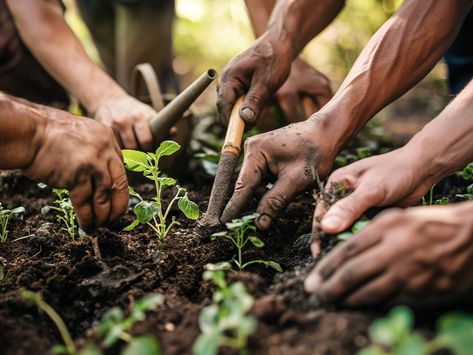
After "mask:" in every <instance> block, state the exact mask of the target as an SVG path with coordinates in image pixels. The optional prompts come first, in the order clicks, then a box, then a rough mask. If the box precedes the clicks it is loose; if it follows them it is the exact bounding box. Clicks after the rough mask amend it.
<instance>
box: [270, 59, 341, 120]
mask: <svg viewBox="0 0 473 355" xmlns="http://www.w3.org/2000/svg"><path fill="white" fill-rule="evenodd" d="M276 96H277V98H278V102H279V105H280V107H281V109H282V110H283V112H284V114H285V116H286V118H287V120H288V122H289V123H294V122H298V121H302V120H305V119H306V118H307V117H308V115H310V114H312V113H313V112H315V111H317V110H319V109H320V108H322V106H324V105H325V104H326V103H327V102H328V101H329V100H330V99H331V97H332V90H331V88H330V81H329V80H328V79H327V77H326V76H325V75H323V74H322V73H321V72H319V71H318V70H316V69H315V68H313V67H312V66H310V65H309V64H308V63H307V62H305V61H304V60H302V59H300V58H297V59H296V60H294V62H292V65H291V73H290V75H289V77H288V78H287V80H286V81H285V82H284V84H283V86H281V88H280V89H279V90H278V91H277V92H276ZM304 97H307V98H309V99H310V100H311V101H312V103H313V107H311V108H310V111H311V112H307V110H308V109H305V108H304V105H303V101H302V99H303V98H304Z"/></svg>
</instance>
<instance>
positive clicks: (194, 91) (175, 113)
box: [149, 69, 217, 142]
mask: <svg viewBox="0 0 473 355" xmlns="http://www.w3.org/2000/svg"><path fill="white" fill-rule="evenodd" d="M216 77H217V72H216V71H215V70H214V69H209V70H207V71H206V72H205V73H204V74H202V75H201V76H200V77H199V78H198V79H197V80H195V81H194V82H193V83H192V84H190V85H189V86H188V87H187V88H186V89H185V90H184V91H183V92H181V93H180V94H179V95H177V96H176V97H175V98H174V100H172V101H171V102H170V103H169V104H167V105H166V106H164V107H163V109H162V110H161V111H159V112H158V113H157V115H156V116H154V117H153V118H151V120H150V122H149V126H150V128H151V132H152V133H153V136H154V139H155V142H161V141H163V140H165V139H166V137H167V136H168V133H169V130H170V129H171V127H172V126H174V125H175V124H176V122H177V121H179V119H180V118H181V117H182V115H183V114H184V112H186V110H187V109H188V108H189V107H190V106H191V105H192V103H193V102H194V101H195V100H196V99H197V98H198V97H199V96H200V94H202V92H203V91H204V90H205V89H206V88H207V87H208V86H209V85H210V84H211V83H212V81H214V79H215V78H216Z"/></svg>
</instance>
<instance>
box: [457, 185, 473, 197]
mask: <svg viewBox="0 0 473 355" xmlns="http://www.w3.org/2000/svg"><path fill="white" fill-rule="evenodd" d="M456 196H457V197H458V198H461V199H462V200H468V201H472V200H473V184H471V185H469V186H468V187H467V188H466V193H465V194H457V195H456Z"/></svg>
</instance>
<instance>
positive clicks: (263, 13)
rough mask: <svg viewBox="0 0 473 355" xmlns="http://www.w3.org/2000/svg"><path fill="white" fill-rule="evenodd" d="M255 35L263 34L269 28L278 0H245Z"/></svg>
mask: <svg viewBox="0 0 473 355" xmlns="http://www.w3.org/2000/svg"><path fill="white" fill-rule="evenodd" d="M245 4H246V8H247V10H248V17H249V18H250V22H251V27H252V28H253V33H254V34H255V37H256V38H258V37H259V36H261V35H262V34H263V33H264V32H265V31H266V29H267V28H268V22H269V18H270V16H271V12H272V11H273V8H274V5H275V4H276V0H245Z"/></svg>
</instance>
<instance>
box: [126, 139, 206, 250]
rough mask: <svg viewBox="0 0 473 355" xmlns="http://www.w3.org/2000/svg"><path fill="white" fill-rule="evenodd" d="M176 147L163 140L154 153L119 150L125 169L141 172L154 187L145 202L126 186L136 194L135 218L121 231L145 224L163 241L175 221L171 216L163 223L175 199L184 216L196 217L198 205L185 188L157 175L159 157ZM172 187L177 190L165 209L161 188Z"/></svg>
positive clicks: (172, 143)
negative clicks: (168, 221)
mask: <svg viewBox="0 0 473 355" xmlns="http://www.w3.org/2000/svg"><path fill="white" fill-rule="evenodd" d="M180 147H181V146H180V145H179V144H177V143H176V142H173V141H164V142H162V143H161V144H160V145H159V147H158V149H156V152H155V153H143V152H140V151H137V150H129V149H125V150H122V153H123V158H124V161H125V166H126V168H127V169H128V170H130V171H134V172H140V173H143V175H144V176H145V177H146V178H148V179H150V180H152V181H153V182H154V186H155V189H156V196H155V197H154V198H153V201H145V200H143V198H142V197H141V196H140V195H139V194H138V193H137V192H135V191H134V190H133V188H131V187H130V188H129V192H130V194H131V195H133V196H135V197H137V198H138V199H139V200H140V202H139V203H138V204H137V205H136V206H135V207H134V210H133V211H134V213H135V216H136V219H135V220H134V221H133V222H132V223H131V224H130V225H128V226H127V227H125V228H124V230H126V231H130V230H133V229H134V228H135V227H136V226H138V225H140V224H147V225H148V226H150V227H151V228H152V229H153V230H154V232H155V233H156V236H157V237H158V238H159V239H160V240H161V242H162V241H164V238H166V236H167V235H168V233H169V231H170V230H171V228H172V227H173V226H175V225H178V224H179V222H178V221H176V218H175V217H174V216H172V218H171V223H169V225H168V224H167V218H168V215H169V212H170V211H171V207H172V206H173V205H174V203H175V202H177V206H178V207H179V209H180V210H181V211H182V213H184V215H185V216H186V217H187V218H189V219H192V220H196V219H197V218H199V207H198V206H197V204H196V203H194V202H192V201H191V200H190V199H189V197H188V196H187V191H186V189H185V188H183V187H180V186H179V185H176V183H177V182H176V180H174V179H173V178H170V177H163V176H161V171H160V170H159V160H160V159H161V158H162V157H165V156H169V155H172V154H174V153H175V152H177V151H178V150H179V148H180ZM173 186H176V188H177V192H176V194H175V195H174V197H173V199H172V200H171V202H169V204H168V205H167V207H166V208H165V207H164V206H163V204H162V201H161V198H162V192H163V189H165V188H171V187H173Z"/></svg>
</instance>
